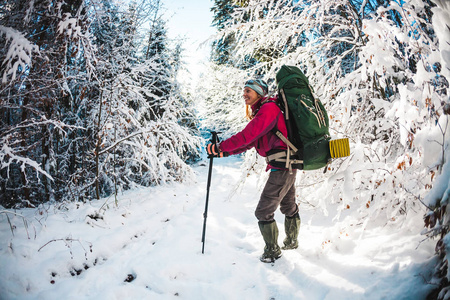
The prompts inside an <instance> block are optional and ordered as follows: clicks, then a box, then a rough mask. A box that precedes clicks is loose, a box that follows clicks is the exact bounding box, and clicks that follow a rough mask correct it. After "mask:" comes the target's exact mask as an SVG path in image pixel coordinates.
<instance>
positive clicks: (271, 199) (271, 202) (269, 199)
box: [255, 170, 298, 222]
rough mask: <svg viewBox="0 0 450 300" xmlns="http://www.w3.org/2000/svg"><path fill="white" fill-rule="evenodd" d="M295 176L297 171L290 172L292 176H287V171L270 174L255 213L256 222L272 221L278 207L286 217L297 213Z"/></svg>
mask: <svg viewBox="0 0 450 300" xmlns="http://www.w3.org/2000/svg"><path fill="white" fill-rule="evenodd" d="M296 175H297V170H292V174H289V171H287V170H286V171H283V170H279V171H275V172H270V175H269V179H268V180H267V182H266V186H265V187H264V190H263V192H262V194H261V198H260V199H259V203H258V206H257V207H256V211H255V216H256V218H257V219H258V221H263V222H270V221H273V220H274V215H275V211H276V210H277V208H278V206H280V210H281V213H282V214H284V215H286V216H288V217H291V216H293V215H295V214H296V213H297V212H298V206H297V204H296V203H295V176H296Z"/></svg>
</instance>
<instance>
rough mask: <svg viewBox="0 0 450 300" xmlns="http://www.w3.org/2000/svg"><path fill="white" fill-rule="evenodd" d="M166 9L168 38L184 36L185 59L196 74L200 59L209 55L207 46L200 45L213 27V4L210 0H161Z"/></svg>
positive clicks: (211, 33)
mask: <svg viewBox="0 0 450 300" xmlns="http://www.w3.org/2000/svg"><path fill="white" fill-rule="evenodd" d="M163 3H164V6H165V7H166V9H167V11H166V12H165V14H164V15H165V17H166V19H167V20H168V22H167V28H168V36H169V38H172V39H173V38H177V37H182V38H186V41H185V42H184V44H183V46H184V48H185V49H186V51H185V61H186V62H187V63H188V66H187V67H188V69H189V70H190V71H191V72H192V73H193V74H194V75H196V73H198V72H200V70H199V68H200V64H201V61H205V60H206V59H207V58H208V56H209V48H208V47H201V48H199V47H200V44H201V43H203V42H205V41H206V40H207V39H208V38H209V37H210V36H211V35H213V34H214V33H215V29H214V28H213V27H211V21H212V13H211V11H210V9H211V6H212V5H213V1H212V0H190V1H186V0H163Z"/></svg>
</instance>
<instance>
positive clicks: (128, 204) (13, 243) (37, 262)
mask: <svg viewBox="0 0 450 300" xmlns="http://www.w3.org/2000/svg"><path fill="white" fill-rule="evenodd" d="M240 163H241V162H240V160H239V159H237V158H227V159H223V160H215V162H214V166H215V167H214V173H213V183H212V187H211V194H210V205H209V214H208V219H207V232H206V245H205V254H202V253H201V246H202V244H201V233H202V225H203V210H204V203H205V192H206V178H207V171H208V168H207V165H205V164H203V166H197V167H196V168H195V170H196V172H197V174H198V177H197V178H196V183H192V184H183V185H171V186H163V187H155V188H142V189H139V190H134V191H129V192H126V193H124V194H123V195H121V196H120V198H119V207H118V208H115V207H114V205H113V202H114V198H113V197H111V198H110V199H104V200H102V201H99V202H92V203H88V204H82V203H78V204H75V203H67V204H66V205H60V206H59V207H60V209H59V210H57V209H55V207H54V206H46V207H45V209H41V210H36V209H27V210H21V211H17V212H16V213H18V214H21V215H23V216H24V217H26V220H27V222H26V223H24V221H23V218H21V217H19V216H13V215H11V214H9V217H10V221H11V223H12V226H13V227H14V228H15V229H14V236H12V233H11V229H10V225H9V223H8V220H7V218H6V215H5V214H4V213H2V214H0V278H1V279H2V280H1V281H0V299H46V300H47V299H108V300H110V299H276V300H283V299H308V300H309V299H333V300H335V299H424V296H425V295H426V294H427V292H428V291H430V290H431V289H432V288H433V287H432V286H430V285H427V284H425V283H424V281H425V280H426V279H427V278H428V277H429V274H427V272H429V270H430V269H431V268H430V265H429V264H432V263H433V261H434V260H433V259H430V258H431V257H432V255H433V251H434V250H433V249H434V243H435V241H424V242H422V243H420V241H421V240H423V236H420V235H419V233H420V231H421V230H422V227H423V222H422V215H421V214H422V212H418V214H417V216H410V218H409V223H405V224H403V225H402V226H401V228H402V229H401V230H399V229H398V228H399V226H397V227H395V228H394V227H391V226H392V225H386V226H375V225H376V224H369V225H368V226H367V227H366V228H365V230H362V227H361V226H360V225H359V224H351V222H350V221H348V220H345V222H341V223H336V222H332V221H331V217H324V216H323V215H322V213H321V212H320V211H318V210H317V209H313V208H311V207H306V206H304V205H302V206H301V218H302V227H301V230H300V246H299V249H297V250H290V251H284V254H283V257H282V258H281V259H279V260H278V261H276V263H275V264H263V263H261V262H259V260H258V256H259V255H260V254H261V252H262V249H263V246H264V245H263V240H262V238H261V236H260V233H259V230H258V226H257V221H256V219H255V217H254V215H253V211H254V208H255V206H256V203H257V201H258V198H259V194H260V191H259V190H258V188H257V186H256V181H257V178H256V176H251V177H249V178H248V181H247V182H246V185H245V187H244V189H243V191H242V192H240V193H238V194H236V195H234V196H233V197H232V198H231V199H230V198H229V195H230V191H231V190H233V189H234V187H235V185H236V183H237V179H238V178H239V176H240V169H239V165H240ZM300 194H301V193H300ZM105 201H106V203H107V204H108V205H109V209H107V210H106V211H105V212H104V213H102V214H101V215H100V217H101V218H95V217H96V212H98V211H99V208H100V207H101V206H102V205H103V204H104V203H105ZM88 215H91V216H92V217H89V216H88ZM97 217H98V216H97ZM276 218H277V221H278V225H279V228H280V238H279V241H280V242H281V241H282V239H283V238H284V232H283V217H282V216H281V213H279V212H277V214H276ZM24 224H26V225H27V227H25V225H24ZM27 235H29V236H30V238H29V239H28V238H27Z"/></svg>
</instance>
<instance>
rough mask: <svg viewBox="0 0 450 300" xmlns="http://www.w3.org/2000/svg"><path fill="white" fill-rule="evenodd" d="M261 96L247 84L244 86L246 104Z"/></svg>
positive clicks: (253, 102)
mask: <svg viewBox="0 0 450 300" xmlns="http://www.w3.org/2000/svg"><path fill="white" fill-rule="evenodd" d="M260 97H261V96H259V94H258V93H257V92H255V91H254V90H252V89H251V88H249V87H248V86H246V87H245V88H244V100H245V104H246V105H250V106H252V105H253V104H255V103H256V101H258V99H259V98H260Z"/></svg>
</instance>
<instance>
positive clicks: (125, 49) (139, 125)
mask: <svg viewBox="0 0 450 300" xmlns="http://www.w3.org/2000/svg"><path fill="white" fill-rule="evenodd" d="M159 6H160V3H159V1H153V0H148V1H147V0H143V1H139V2H133V3H130V4H129V5H127V6H121V7H120V6H118V5H117V4H116V2H115V1H100V0H99V1H82V0H80V1H70V2H67V1H60V2H58V1H56V2H55V1H53V2H48V1H41V2H36V1H28V0H23V1H7V2H5V4H4V5H3V4H2V6H1V7H2V9H3V10H4V12H5V13H3V12H2V14H1V15H0V40H1V41H2V42H4V44H5V45H6V47H5V48H3V49H0V55H1V60H2V62H3V64H2V67H1V70H0V71H1V74H2V80H3V86H2V90H0V93H1V113H2V117H3V118H2V120H4V121H3V122H2V123H1V135H0V138H1V139H2V147H1V150H0V151H1V152H0V159H1V163H2V168H1V195H0V197H1V199H0V200H1V202H0V204H1V205H3V206H7V207H8V206H13V205H14V204H21V203H28V204H38V203H40V202H44V201H49V200H56V201H59V200H64V199H69V200H89V199H91V198H94V197H95V198H99V197H101V196H107V195H110V194H112V193H117V192H118V191H120V190H123V189H127V188H130V187H132V186H135V185H151V184H159V183H162V182H166V181H173V180H177V181H181V180H184V179H185V178H191V177H192V176H190V175H189V172H190V168H189V166H188V165H186V163H185V160H187V159H188V158H187V156H189V157H192V156H195V154H196V152H197V148H198V145H199V142H200V140H199V138H198V137H196V136H195V134H196V132H195V130H193V128H192V126H191V125H189V126H187V124H186V121H183V122H180V120H183V119H184V120H187V119H188V118H191V117H192V115H193V114H192V111H191V110H192V107H191V106H189V105H188V104H186V101H185V99H184V98H182V97H181V96H180V91H179V89H177V88H176V82H175V78H176V73H175V71H174V70H173V69H172V67H171V65H170V63H169V62H168V60H167V58H168V57H170V56H171V54H170V51H171V49H169V48H167V47H166V48H164V47H162V46H164V45H165V44H164V43H166V41H165V39H166V38H165V36H164V34H162V35H160V33H164V24H163V22H159V23H158V26H154V27H153V28H152V30H151V33H150V34H149V32H148V30H147V31H144V30H143V27H142V26H143V25H148V23H147V22H148V21H149V20H150V19H153V17H154V16H158V18H156V20H159V19H160V16H159V15H158V14H157V12H158V11H159ZM24 16H25V17H24ZM149 35H150V36H153V37H156V39H155V38H154V39H147V37H148V36H149ZM145 49H151V50H152V51H153V50H155V51H153V52H152V51H145ZM163 83H164V84H163ZM188 154H189V155H188Z"/></svg>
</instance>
